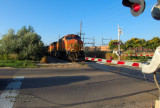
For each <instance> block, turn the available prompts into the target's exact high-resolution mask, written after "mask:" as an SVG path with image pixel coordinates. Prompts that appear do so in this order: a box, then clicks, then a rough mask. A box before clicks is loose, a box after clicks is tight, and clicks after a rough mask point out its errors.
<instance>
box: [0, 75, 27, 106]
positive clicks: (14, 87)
mask: <svg viewBox="0 0 160 108" xmlns="http://www.w3.org/2000/svg"><path fill="white" fill-rule="evenodd" d="M23 79H24V76H20V77H15V78H13V82H11V83H9V84H8V86H7V87H6V88H5V90H4V92H3V93H2V94H1V95H0V108H12V107H13V105H14V102H15V100H16V96H17V95H18V93H19V89H20V87H21V85H22V80H23Z"/></svg>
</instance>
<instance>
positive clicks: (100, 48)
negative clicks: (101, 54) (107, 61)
mask: <svg viewBox="0 0 160 108" xmlns="http://www.w3.org/2000/svg"><path fill="white" fill-rule="evenodd" d="M85 51H112V50H110V49H109V46H95V47H93V46H92V47H85Z"/></svg>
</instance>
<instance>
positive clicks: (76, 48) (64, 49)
mask: <svg viewBox="0 0 160 108" xmlns="http://www.w3.org/2000/svg"><path fill="white" fill-rule="evenodd" d="M48 52H49V54H50V55H51V56H54V57H57V58H62V59H66V60H69V61H83V60H85V54H84V51H83V42H82V41H81V38H80V36H78V35H74V34H69V35H66V36H64V37H62V38H61V39H59V41H58V42H53V43H51V44H50V45H49V47H48Z"/></svg>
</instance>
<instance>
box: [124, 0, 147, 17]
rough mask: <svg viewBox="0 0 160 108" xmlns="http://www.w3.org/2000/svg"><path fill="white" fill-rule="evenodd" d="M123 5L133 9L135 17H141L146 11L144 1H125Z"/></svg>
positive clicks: (132, 12)
mask: <svg viewBox="0 0 160 108" xmlns="http://www.w3.org/2000/svg"><path fill="white" fill-rule="evenodd" d="M122 4H123V5H124V6H126V7H129V8H131V14H132V15H133V16H139V15H140V14H141V13H143V11H144V9H145V1H144V0H123V1H122Z"/></svg>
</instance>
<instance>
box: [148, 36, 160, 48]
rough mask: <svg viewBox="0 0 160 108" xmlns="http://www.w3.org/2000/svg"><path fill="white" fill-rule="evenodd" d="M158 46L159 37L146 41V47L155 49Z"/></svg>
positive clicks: (159, 43) (159, 42) (159, 44)
mask: <svg viewBox="0 0 160 108" xmlns="http://www.w3.org/2000/svg"><path fill="white" fill-rule="evenodd" d="M158 46H160V38H159V37H154V38H153V39H151V40H148V41H147V42H146V48H148V49H156V48H157V47H158Z"/></svg>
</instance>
